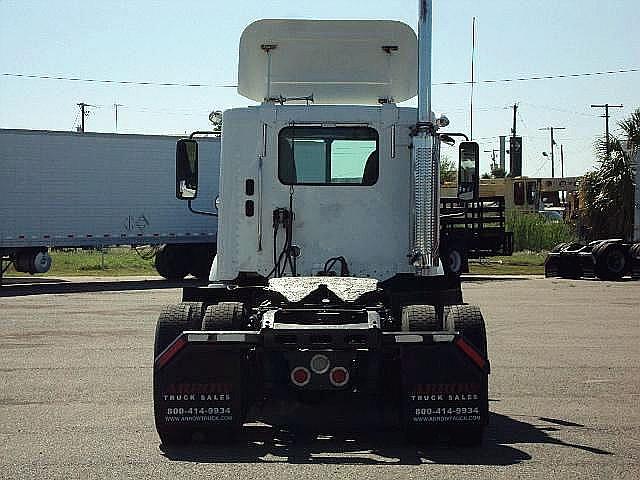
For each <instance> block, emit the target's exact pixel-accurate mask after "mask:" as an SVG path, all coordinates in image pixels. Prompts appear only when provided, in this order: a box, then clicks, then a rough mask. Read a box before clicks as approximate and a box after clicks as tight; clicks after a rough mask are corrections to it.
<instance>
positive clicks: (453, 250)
mask: <svg viewBox="0 0 640 480" xmlns="http://www.w3.org/2000/svg"><path fill="white" fill-rule="evenodd" d="M465 256H466V252H465V251H464V249H463V248H462V246H461V245H459V244H456V243H454V244H453V245H451V246H449V247H447V248H446V249H445V250H444V254H443V255H442V266H443V267H444V272H445V274H446V275H447V276H450V277H456V278H457V277H459V276H460V275H462V270H463V269H464V263H465V262H464V260H465Z"/></svg>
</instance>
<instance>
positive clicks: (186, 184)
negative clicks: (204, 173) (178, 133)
mask: <svg viewBox="0 0 640 480" xmlns="http://www.w3.org/2000/svg"><path fill="white" fill-rule="evenodd" d="M197 195H198V142H196V141H195V140H178V143H177V144H176V198H178V199H180V200H193V199H194V198H196V196H197Z"/></svg>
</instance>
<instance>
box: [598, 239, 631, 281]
mask: <svg viewBox="0 0 640 480" xmlns="http://www.w3.org/2000/svg"><path fill="white" fill-rule="evenodd" d="M593 255H594V256H595V261H596V275H597V276H598V278H599V279H600V280H620V279H621V278H622V277H623V276H624V274H625V272H626V271H627V263H628V259H627V254H626V252H625V251H624V248H622V247H621V246H620V245H618V244H616V243H605V244H602V245H599V246H598V247H596V248H595V249H594V251H593Z"/></svg>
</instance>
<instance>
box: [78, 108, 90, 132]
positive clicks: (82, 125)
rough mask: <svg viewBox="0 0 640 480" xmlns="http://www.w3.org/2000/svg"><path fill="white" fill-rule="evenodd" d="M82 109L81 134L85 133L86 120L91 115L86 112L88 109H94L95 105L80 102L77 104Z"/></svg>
mask: <svg viewBox="0 0 640 480" xmlns="http://www.w3.org/2000/svg"><path fill="white" fill-rule="evenodd" d="M77 105H78V107H80V117H81V121H80V132H81V133H84V119H85V117H87V116H88V115H89V112H88V111H87V110H86V108H87V107H93V105H89V104H88V103H84V102H80V103H78V104H77Z"/></svg>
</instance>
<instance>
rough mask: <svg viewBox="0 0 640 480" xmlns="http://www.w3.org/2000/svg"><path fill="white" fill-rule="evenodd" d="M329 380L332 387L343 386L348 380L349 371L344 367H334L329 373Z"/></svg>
mask: <svg viewBox="0 0 640 480" xmlns="http://www.w3.org/2000/svg"><path fill="white" fill-rule="evenodd" d="M329 381H331V385H333V386H334V387H343V386H344V385H346V384H347V383H348V382H349V371H348V370H347V369H346V368H344V367H334V368H332V369H331V372H330V373H329Z"/></svg>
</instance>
